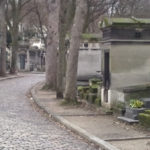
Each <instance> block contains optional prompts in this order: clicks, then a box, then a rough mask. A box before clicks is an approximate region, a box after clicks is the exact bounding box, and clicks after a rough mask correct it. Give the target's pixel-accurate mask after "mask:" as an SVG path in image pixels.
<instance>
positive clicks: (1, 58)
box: [0, 0, 6, 76]
mask: <svg viewBox="0 0 150 150" xmlns="http://www.w3.org/2000/svg"><path fill="white" fill-rule="evenodd" d="M5 2H6V1H5V0H1V1H0V76H5V75H6V22H5V10H4V9H5Z"/></svg>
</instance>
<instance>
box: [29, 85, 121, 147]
mask: <svg viewBox="0 0 150 150" xmlns="http://www.w3.org/2000/svg"><path fill="white" fill-rule="evenodd" d="M40 84H41V83H38V84H36V85H35V86H34V87H33V88H32V89H31V95H32V98H33V101H34V102H35V103H36V104H37V105H38V107H39V108H41V109H42V110H43V111H44V112H45V113H46V114H48V115H49V117H51V118H53V119H54V120H55V121H57V122H59V123H61V124H63V125H64V126H65V127H67V128H68V129H70V130H71V131H73V132H75V133H77V134H78V135H80V136H81V137H84V138H85V139H87V140H88V141H89V142H92V143H94V144H96V145H97V146H99V147H100V148H101V149H102V150H119V149H118V148H116V147H114V146H113V145H111V144H110V143H108V142H106V141H104V140H102V139H100V138H98V137H96V136H94V135H92V134H90V133H88V132H87V131H85V130H84V129H82V128H80V127H78V126H76V125H74V124H73V123H71V122H69V121H68V120H66V119H64V118H63V117H61V116H59V115H55V114H54V113H53V112H50V111H49V110H47V109H46V108H45V107H44V106H42V105H41V104H40V102H39V100H38V97H37V96H36V91H35V89H36V87H38V86H39V85H40Z"/></svg>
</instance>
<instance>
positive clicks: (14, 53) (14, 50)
mask: <svg viewBox="0 0 150 150" xmlns="http://www.w3.org/2000/svg"><path fill="white" fill-rule="evenodd" d="M11 37H12V44H11V46H12V56H11V66H10V73H11V74H16V73H17V51H18V28H17V27H16V28H14V29H13V31H11Z"/></svg>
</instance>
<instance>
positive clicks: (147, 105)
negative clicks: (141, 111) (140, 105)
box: [141, 98, 150, 108]
mask: <svg viewBox="0 0 150 150" xmlns="http://www.w3.org/2000/svg"><path fill="white" fill-rule="evenodd" d="M141 100H142V101H143V102H144V107H145V108H150V98H143V99H141Z"/></svg>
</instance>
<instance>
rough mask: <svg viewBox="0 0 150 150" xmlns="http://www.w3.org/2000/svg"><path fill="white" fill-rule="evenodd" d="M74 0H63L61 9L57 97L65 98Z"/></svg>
mask: <svg viewBox="0 0 150 150" xmlns="http://www.w3.org/2000/svg"><path fill="white" fill-rule="evenodd" d="M74 3H75V2H74V0H73V1H72V0H70V1H69V2H68V0H61V1H60V9H59V53H58V63H57V91H56V92H57V98H63V92H64V88H65V82H64V79H65V75H66V52H67V45H66V41H65V38H66V34H67V31H68V30H69V29H70V27H71V24H72V21H73V17H74V12H75V9H74V7H75V4H74Z"/></svg>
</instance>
